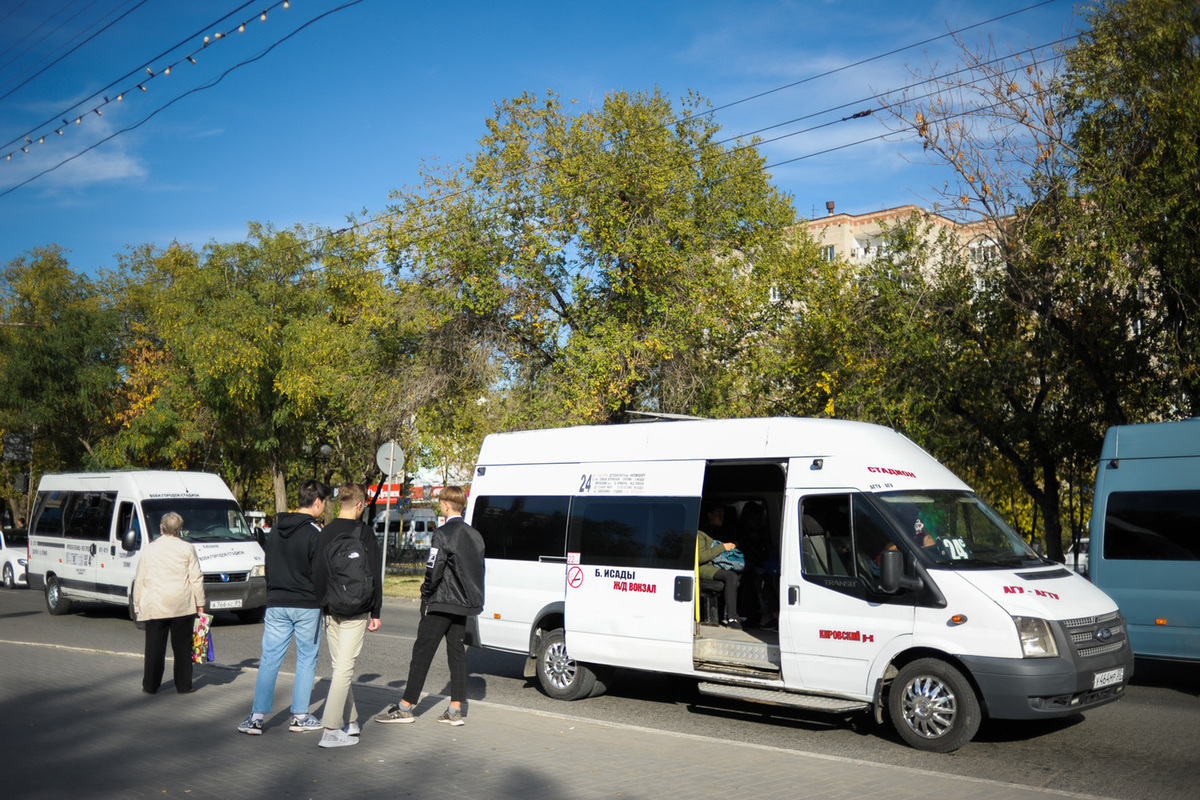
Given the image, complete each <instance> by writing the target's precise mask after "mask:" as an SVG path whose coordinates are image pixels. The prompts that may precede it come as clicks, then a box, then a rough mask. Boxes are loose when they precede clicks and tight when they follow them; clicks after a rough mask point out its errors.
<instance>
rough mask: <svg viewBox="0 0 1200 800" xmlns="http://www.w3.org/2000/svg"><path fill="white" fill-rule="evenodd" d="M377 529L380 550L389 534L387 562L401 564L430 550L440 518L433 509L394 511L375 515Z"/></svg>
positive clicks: (390, 510)
mask: <svg viewBox="0 0 1200 800" xmlns="http://www.w3.org/2000/svg"><path fill="white" fill-rule="evenodd" d="M374 526H375V538H376V539H378V540H379V545H380V547H381V548H382V547H383V538H384V534H385V531H386V534H387V556H388V558H389V559H392V560H399V559H402V558H404V557H405V556H413V555H417V554H419V553H422V552H425V551H428V550H429V542H430V540H431V539H432V538H433V531H434V529H436V528H437V526H438V517H437V512H436V511H434V510H433V509H432V508H408V509H405V510H403V511H401V510H400V509H398V508H393V509H389V510H388V511H380V512H379V513H378V514H376V515H375V522H374Z"/></svg>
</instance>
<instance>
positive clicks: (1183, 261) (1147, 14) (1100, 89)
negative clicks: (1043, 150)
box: [1065, 0, 1200, 421]
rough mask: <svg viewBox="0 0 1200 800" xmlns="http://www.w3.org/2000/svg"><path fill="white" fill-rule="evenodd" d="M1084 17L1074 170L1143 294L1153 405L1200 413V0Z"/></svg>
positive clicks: (1070, 72) (1072, 73) (1163, 411)
mask: <svg viewBox="0 0 1200 800" xmlns="http://www.w3.org/2000/svg"><path fill="white" fill-rule="evenodd" d="M1086 21H1087V23H1088V25H1089V27H1088V29H1086V30H1084V31H1083V33H1081V34H1080V37H1079V41H1078V43H1077V44H1076V45H1075V46H1074V47H1073V48H1071V49H1070V50H1069V51H1068V52H1067V65H1068V66H1067V70H1066V75H1065V107H1066V111H1067V112H1068V113H1069V114H1070V117H1071V119H1072V120H1073V121H1074V122H1075V127H1074V130H1073V132H1072V136H1071V142H1072V144H1073V145H1074V147H1075V148H1076V150H1077V152H1078V164H1079V175H1078V181H1079V183H1080V185H1081V186H1082V187H1083V188H1084V189H1085V190H1086V191H1087V193H1088V195H1087V196H1088V200H1089V202H1091V203H1094V204H1095V206H1096V208H1097V209H1098V211H1099V213H1102V214H1103V215H1104V218H1105V222H1106V228H1105V233H1106V235H1107V236H1108V237H1109V238H1111V239H1115V240H1117V241H1118V242H1119V246H1120V247H1122V248H1123V249H1124V250H1125V251H1126V252H1127V253H1128V254H1129V256H1130V257H1131V262H1132V263H1131V265H1130V269H1131V270H1132V271H1133V272H1134V277H1135V279H1136V282H1137V286H1138V290H1139V291H1140V292H1141V293H1142V294H1143V295H1144V296H1145V297H1146V303H1147V306H1148V312H1147V313H1146V314H1144V315H1142V316H1141V317H1140V318H1139V319H1138V320H1137V323H1138V325H1139V330H1140V331H1141V336H1142V338H1143V340H1144V341H1145V342H1147V344H1152V345H1156V350H1155V351H1151V352H1148V353H1147V354H1146V357H1145V364H1146V365H1147V366H1148V367H1157V368H1158V369H1159V370H1160V371H1159V372H1158V375H1159V377H1160V378H1161V379H1162V381H1163V382H1164V383H1165V384H1166V387H1167V391H1166V392H1165V393H1163V394H1165V395H1166V402H1165V403H1163V404H1162V405H1160V406H1159V407H1158V408H1157V409H1156V411H1157V415H1161V416H1176V415H1179V416H1187V415H1190V414H1196V413H1200V333H1198V332H1197V328H1196V324H1195V320H1196V319H1197V315H1198V314H1200V5H1197V4H1196V3H1195V2H1194V0H1112V2H1107V3H1103V4H1095V5H1093V6H1091V7H1090V8H1089V9H1088V10H1087V11H1086ZM1158 348H1161V349H1158ZM1114 421H1115V420H1114Z"/></svg>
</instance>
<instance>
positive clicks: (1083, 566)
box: [1063, 539, 1089, 575]
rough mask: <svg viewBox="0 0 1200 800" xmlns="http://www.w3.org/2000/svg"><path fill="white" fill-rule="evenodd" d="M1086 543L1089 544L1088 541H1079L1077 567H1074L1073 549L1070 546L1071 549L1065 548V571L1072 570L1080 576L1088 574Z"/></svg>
mask: <svg viewBox="0 0 1200 800" xmlns="http://www.w3.org/2000/svg"><path fill="white" fill-rule="evenodd" d="M1088 542H1089V540H1088V539H1080V540H1079V563H1078V565H1076V562H1075V547H1074V546H1071V547H1069V548H1067V552H1066V553H1064V554H1063V556H1064V557H1065V558H1066V564H1065V566H1066V568H1067V569H1069V570H1074V571H1075V572H1078V573H1079V574H1080V575H1087V574H1088Z"/></svg>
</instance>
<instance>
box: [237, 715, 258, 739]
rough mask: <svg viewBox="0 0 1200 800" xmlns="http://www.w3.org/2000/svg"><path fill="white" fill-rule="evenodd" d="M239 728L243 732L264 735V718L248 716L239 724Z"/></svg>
mask: <svg viewBox="0 0 1200 800" xmlns="http://www.w3.org/2000/svg"><path fill="white" fill-rule="evenodd" d="M238 730H239V731H241V732H242V733H248V734H250V735H251V736H262V720H261V719H255V718H254V715H253V714H251V715H250V716H248V717H246V718H245V719H244V720H242V723H241V724H240V725H238Z"/></svg>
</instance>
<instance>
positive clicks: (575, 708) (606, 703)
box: [0, 590, 1200, 800]
mask: <svg viewBox="0 0 1200 800" xmlns="http://www.w3.org/2000/svg"><path fill="white" fill-rule="evenodd" d="M416 622H417V609H416V604H415V603H414V602H411V601H403V600H389V601H388V602H387V604H386V607H385V610H384V615H383V628H382V629H381V630H380V631H378V632H376V633H372V634H369V635H368V638H367V643H366V646H365V647H364V650H363V654H362V656H360V658H359V660H358V664H357V672H358V676H357V680H359V681H360V682H363V683H370V684H372V685H375V686H390V687H393V688H396V690H397V694H398V693H399V689H400V688H402V686H403V681H404V679H405V677H406V672H407V665H408V655H409V652H410V650H411V647H412V642H413V636H414V634H415V630H416ZM261 630H262V627H261V625H241V624H239V623H237V621H236V620H235V619H234V617H232V616H229V617H225V616H224V615H222V616H219V617H218V619H217V625H216V627H215V628H214V634H213V640H214V643H215V647H216V657H217V662H219V663H221V664H225V665H229V666H232V667H253V666H255V665H257V661H258V656H259V652H260V639H261ZM0 639H3V640H8V641H22V642H39V643H46V644H57V645H63V646H69V647H81V648H89V649H95V650H103V651H116V652H126V653H140V652H141V649H142V633H141V631H139V630H137V629H136V628H135V626H134V625H133V623H132V622H130V621H129V619H128V618H127V616H126V615H125V611H124V609H122V608H117V607H110V606H103V605H99V604H76V605H75V607H74V608H73V609H72V610H71V613H69V614H67V615H64V616H60V617H52V616H50V615H49V614H48V613H46V611H45V604H44V601H43V599H42V596H41V594H40V593H36V592H31V591H27V590H17V591H0ZM52 652H53V651H50V650H48V651H47V657H52V656H51V655H50V654H51V653H52ZM289 662H290V657H289V659H288V660H285V662H284V664H285V669H286V668H288V666H289ZM468 664H469V666H470V669H471V677H470V681H469V684H468V688H469V697H470V698H471V699H472V700H482V701H487V702H488V703H496V704H502V705H508V706H515V707H521V708H528V709H535V710H543V711H548V712H553V713H558V714H569V715H572V716H577V717H581V718H586V719H594V720H600V721H612V722H623V723H627V724H633V725H640V726H644V727H647V728H654V729H660V730H670V731H678V732H683V733H689V734H696V735H703V736H711V737H714V738H718V739H728V740H733V741H746V742H755V743H760V744H766V745H771V746H774V747H780V748H785V749H791V750H796V751H804V752H810V753H821V754H831V755H837V756H841V757H846V758H855V759H861V760H863V761H868V762H873V763H883V764H896V765H901V766H907V767H915V768H919V769H926V770H930V771H931V772H938V773H946V774H952V775H964V776H970V777H975V778H985V779H990V780H997V781H1004V782H1008V783H1018V784H1023V785H1027V786H1034V787H1039V788H1045V789H1053V790H1058V791H1063V792H1078V793H1083V794H1089V795H1095V796H1101V797H1113V798H1129V799H1130V800H1135V799H1141V798H1145V800H1166V799H1167V798H1179V799H1180V800H1184V799H1185V798H1186V800H1192V799H1193V798H1195V797H1196V796H1197V793H1198V791H1200V790H1198V789H1197V786H1198V785H1200V665H1196V664H1184V665H1181V664H1162V663H1154V662H1143V661H1139V662H1138V664H1137V667H1136V670H1135V673H1136V674H1135V677H1134V681H1133V685H1132V686H1131V687H1130V689H1129V693H1128V695H1127V697H1126V698H1125V699H1124V700H1122V701H1120V702H1118V703H1115V704H1111V705H1108V706H1104V707H1102V708H1099V709H1095V710H1093V711H1089V712H1088V713H1087V714H1084V715H1081V716H1077V717H1073V718H1068V719H1065V720H1059V721H1052V722H1037V723H1016V722H1002V721H1001V722H990V721H985V723H984V725H983V727H982V728H981V729H980V732H979V734H978V735H977V736H976V738H975V740H974V741H973V742H971V743H970V744H968V745H967V746H965V747H964V748H962V749H961V750H959V751H957V752H956V753H952V754H949V755H936V754H929V753H921V752H918V751H916V750H913V749H911V748H909V747H907V746H905V745H903V744H902V743H900V741H899V739H898V737H897V736H896V735H895V733H894V732H893V731H892V730H891V728H890V727H889V726H888V725H887V723H885V724H884V725H883V726H876V725H875V724H874V722H873V721H872V720H870V719H869V718H867V717H865V716H861V715H860V716H855V717H848V718H842V717H832V716H825V715H820V714H811V713H805V712H800V711H792V710H784V709H777V708H773V707H769V706H759V705H754V704H749V703H740V702H732V701H731V702H723V701H719V700H715V699H713V698H707V697H702V696H701V695H699V694H698V693H697V692H696V689H695V685H694V683H693V682H692V681H689V680H687V679H684V678H677V677H670V676H664V675H654V674H647V673H638V672H628V671H622V672H619V673H618V675H617V680H616V681H615V682H614V684H613V685H612V686H611V687H610V690H609V692H608V693H607V694H605V695H602V696H600V697H595V698H591V699H588V700H583V701H578V702H575V703H563V702H559V701H555V700H551V699H550V698H548V697H547V696H545V695H544V694H543V693H542V692H541V691H540V690H539V689H538V688H537V686H536V680H526V679H525V678H524V677H523V674H522V670H523V659H522V658H521V657H519V656H515V655H511V654H506V653H496V652H488V651H480V650H471V651H470V652H469V655H468ZM0 670H2V667H0ZM317 674H318V675H319V676H321V675H326V676H327V675H328V661H327V658H326V656H325V655H324V653H323V654H322V659H321V663H320V664H319V665H318V673H317ZM4 679H5V680H10V679H11V676H8V675H5V676H4ZM425 688H426V691H428V692H432V693H438V694H446V693H448V688H449V687H448V673H447V672H446V669H445V664H444V661H443V660H442V659H441V658H439V659H436V660H435V663H434V668H433V669H432V670H431V672H430V676H429V680H428V682H427V683H426V687H425ZM239 691H240V689H239ZM250 700H251V697H250V695H249V694H247V696H246V708H247V709H249V706H250ZM363 711H368V709H363ZM237 722H238V720H231V721H230V724H231V725H236V723H237ZM831 768H835V767H832V766H831Z"/></svg>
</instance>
